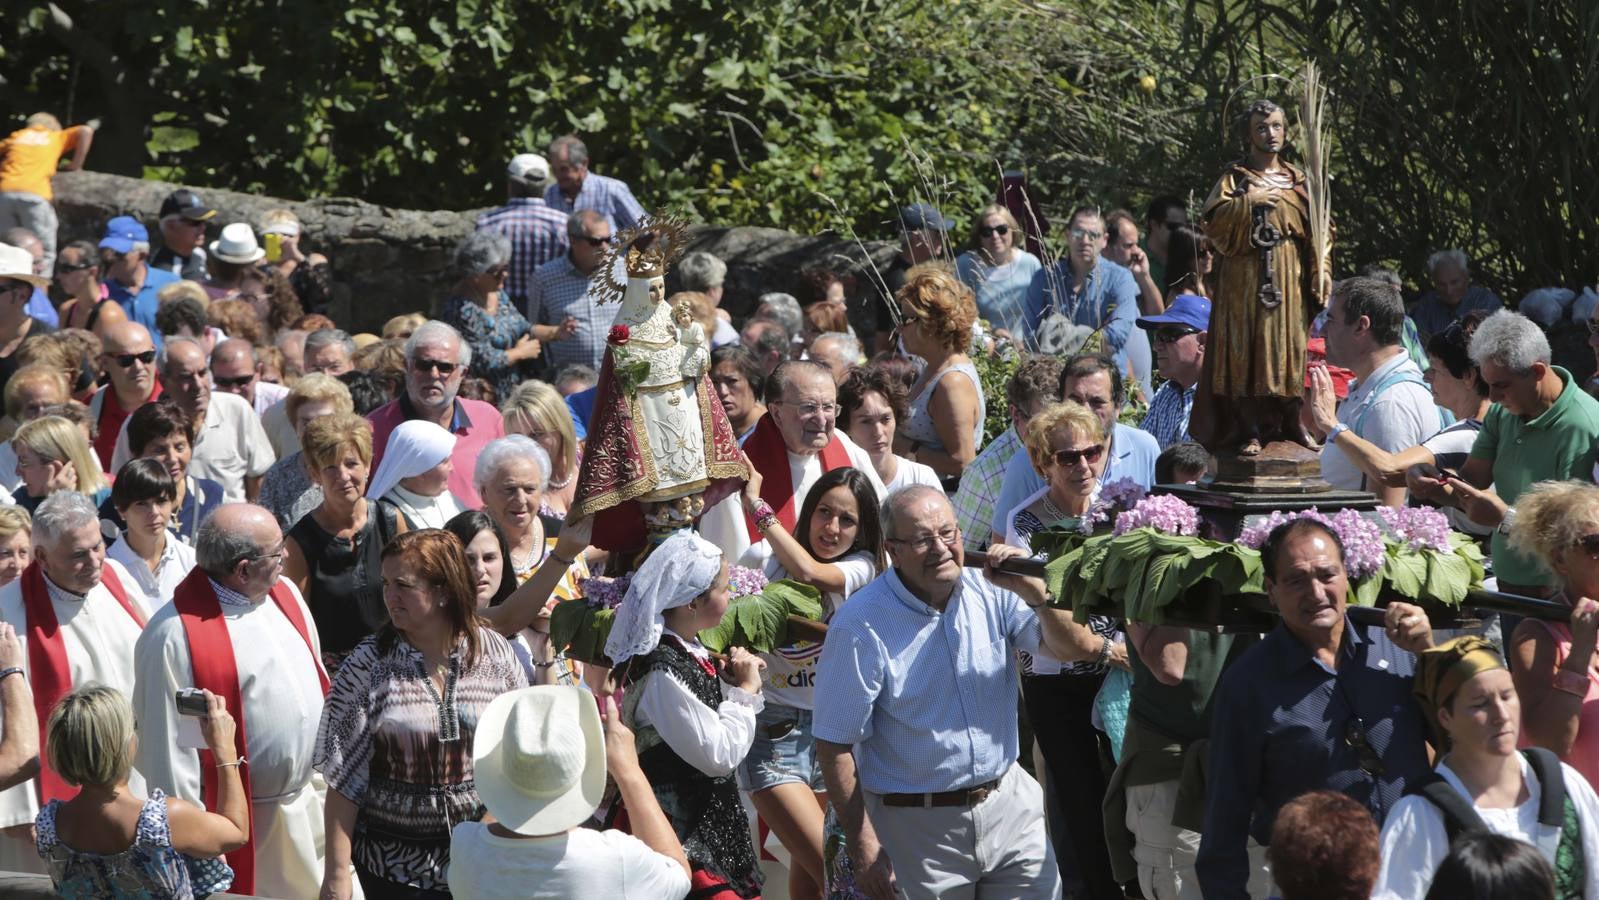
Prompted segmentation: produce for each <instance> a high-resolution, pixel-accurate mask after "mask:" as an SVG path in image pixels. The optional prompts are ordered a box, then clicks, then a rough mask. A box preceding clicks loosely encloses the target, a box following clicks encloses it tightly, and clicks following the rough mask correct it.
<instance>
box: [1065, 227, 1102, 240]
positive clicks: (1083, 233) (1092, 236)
mask: <svg viewBox="0 0 1599 900" xmlns="http://www.w3.org/2000/svg"><path fill="white" fill-rule="evenodd" d="M1104 236H1105V232H1103V231H1095V230H1093V229H1091V228H1073V229H1072V237H1073V238H1075V239H1076V240H1079V241H1097V240H1099V239H1100V238H1102V237H1104Z"/></svg>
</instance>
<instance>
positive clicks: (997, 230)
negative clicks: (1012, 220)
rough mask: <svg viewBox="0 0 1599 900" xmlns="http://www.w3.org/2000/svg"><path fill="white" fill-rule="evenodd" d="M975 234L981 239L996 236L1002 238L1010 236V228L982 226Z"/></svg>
mask: <svg viewBox="0 0 1599 900" xmlns="http://www.w3.org/2000/svg"><path fill="white" fill-rule="evenodd" d="M977 233H978V235H979V236H981V237H992V236H994V235H996V234H997V235H1001V236H1003V235H1007V234H1010V226H1009V225H992V226H990V225H984V226H982V227H980V228H978V229H977Z"/></svg>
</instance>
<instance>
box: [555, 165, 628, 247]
mask: <svg viewBox="0 0 1599 900" xmlns="http://www.w3.org/2000/svg"><path fill="white" fill-rule="evenodd" d="M544 202H545V203H548V204H549V205H550V208H551V209H554V210H556V211H558V212H560V213H561V214H563V215H571V214H572V213H574V212H576V211H578V210H580V209H592V210H594V211H595V212H597V213H599V214H600V215H602V216H604V217H605V221H607V222H609V223H610V224H611V233H612V234H616V233H617V232H619V231H622V230H624V229H627V228H632V227H633V226H635V225H637V224H638V223H639V220H640V219H643V218H644V207H642V206H640V205H639V202H638V200H636V199H635V198H634V197H633V190H632V189H631V188H629V187H628V186H627V183H626V182H624V181H620V180H618V179H615V178H607V177H606V176H604V175H596V174H594V173H593V172H590V173H588V174H587V175H585V176H583V186H582V187H580V188H578V189H577V199H575V200H568V199H566V195H565V194H563V193H561V186H560V185H559V184H552V185H550V186H549V187H548V188H545V190H544Z"/></svg>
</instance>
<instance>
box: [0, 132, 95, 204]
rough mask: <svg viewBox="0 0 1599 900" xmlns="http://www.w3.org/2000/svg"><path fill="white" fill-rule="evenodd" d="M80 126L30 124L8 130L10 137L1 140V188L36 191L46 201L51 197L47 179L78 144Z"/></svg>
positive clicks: (33, 192) (4, 189) (3, 189)
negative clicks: (53, 127) (58, 127)
mask: <svg viewBox="0 0 1599 900" xmlns="http://www.w3.org/2000/svg"><path fill="white" fill-rule="evenodd" d="M83 129H84V126H82V125H74V126H72V127H71V128H68V129H66V130H65V131H50V130H48V129H45V128H39V127H36V126H30V127H28V128H24V129H21V130H20V131H13V132H11V136H10V137H8V138H6V139H5V140H3V141H0V191H20V192H22V193H27V194H37V195H38V196H40V197H43V198H44V199H46V200H49V199H51V198H52V197H54V196H55V195H54V193H52V192H51V190H50V178H51V177H52V176H53V175H55V173H56V165H57V164H59V163H60V162H61V157H62V156H63V155H64V154H65V153H66V152H67V151H68V150H71V149H73V148H75V147H77V146H78V135H79V133H80V132H82V131H83Z"/></svg>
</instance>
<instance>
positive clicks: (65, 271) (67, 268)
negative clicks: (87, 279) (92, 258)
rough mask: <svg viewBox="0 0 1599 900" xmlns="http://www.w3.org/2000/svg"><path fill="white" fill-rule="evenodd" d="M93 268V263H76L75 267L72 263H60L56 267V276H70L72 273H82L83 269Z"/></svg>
mask: <svg viewBox="0 0 1599 900" xmlns="http://www.w3.org/2000/svg"><path fill="white" fill-rule="evenodd" d="M93 267H94V263H90V262H83V263H78V264H77V265H73V264H72V263H61V264H60V265H58V266H56V274H57V275H70V274H72V273H73V272H82V271H83V270H84V269H89V268H93Z"/></svg>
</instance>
